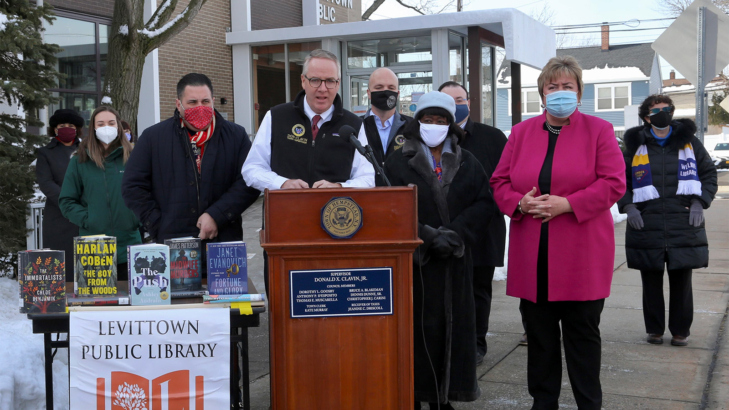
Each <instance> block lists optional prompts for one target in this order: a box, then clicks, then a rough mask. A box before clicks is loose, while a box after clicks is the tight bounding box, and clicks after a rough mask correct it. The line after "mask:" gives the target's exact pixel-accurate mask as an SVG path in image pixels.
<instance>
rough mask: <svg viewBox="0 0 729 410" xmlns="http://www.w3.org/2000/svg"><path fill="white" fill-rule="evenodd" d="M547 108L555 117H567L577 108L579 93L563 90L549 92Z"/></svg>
mask: <svg viewBox="0 0 729 410" xmlns="http://www.w3.org/2000/svg"><path fill="white" fill-rule="evenodd" d="M546 108H547V112H548V113H550V114H552V116H554V117H557V118H567V117H569V116H570V115H572V113H573V112H575V110H576V109H577V93H576V92H574V91H567V90H562V91H555V92H553V93H551V94H547V107H546Z"/></svg>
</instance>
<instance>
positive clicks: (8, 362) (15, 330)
mask: <svg viewBox="0 0 729 410" xmlns="http://www.w3.org/2000/svg"><path fill="white" fill-rule="evenodd" d="M31 324H32V322H31V321H30V320H28V318H27V316H26V315H24V314H21V313H18V282H17V281H15V280H11V279H7V278H0V366H2V374H1V375H0V410H38V409H43V408H45V400H46V399H45V397H46V391H45V378H44V376H43V375H44V374H45V373H44V365H43V364H44V359H43V335H40V334H37V335H36V334H33V331H32V326H31ZM53 338H54V340H55V335H54V336H53ZM53 391H54V395H53V396H54V397H53V403H54V407H55V408H56V409H58V410H67V409H68V351H67V349H59V350H58V353H57V354H56V357H55V359H54V360H53Z"/></svg>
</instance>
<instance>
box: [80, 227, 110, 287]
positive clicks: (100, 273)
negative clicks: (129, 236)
mask: <svg viewBox="0 0 729 410" xmlns="http://www.w3.org/2000/svg"><path fill="white" fill-rule="evenodd" d="M73 258H74V271H73V278H74V282H73V291H74V292H73V293H74V294H75V295H76V296H92V297H93V296H116V293H117V272H116V238H115V237H113V236H105V235H93V236H77V237H75V238H73Z"/></svg>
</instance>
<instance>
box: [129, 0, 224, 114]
mask: <svg viewBox="0 0 729 410" xmlns="http://www.w3.org/2000/svg"><path fill="white" fill-rule="evenodd" d="M158 3H161V1H159V0H158ZM188 3H189V1H188V0H181V1H180V2H179V3H178V4H177V9H176V10H175V13H173V15H172V18H174V17H175V16H176V15H177V14H178V13H180V12H182V11H183V10H184V9H185V7H187V4H188ZM227 27H230V0H208V1H207V2H206V3H205V5H204V6H203V7H202V8H201V9H200V12H199V13H198V14H197V16H195V19H194V20H193V21H192V24H190V25H189V26H187V28H186V29H185V30H183V31H182V32H180V33H179V34H177V35H176V36H175V37H174V38H172V40H170V41H168V42H167V43H165V44H163V45H162V47H160V48H159V82H160V86H159V95H160V113H161V119H163V120H164V119H166V118H169V117H171V116H172V114H173V113H174V112H175V99H176V98H177V92H176V86H177V82H178V81H179V80H180V78H182V76H184V75H185V74H187V73H191V72H197V73H202V74H205V75H207V76H208V77H210V80H211V81H212V83H213V88H214V91H215V95H214V97H215V108H216V109H217V110H218V111H220V112H221V113H226V114H227V115H228V120H229V121H234V120H235V118H234V116H233V106H234V103H235V101H233V56H232V52H231V48H230V46H228V45H226V44H225V29H226V28H227ZM221 97H225V98H227V100H228V104H226V105H221V104H220V98H221ZM140 98H145V95H144V90H142V92H141V95H140Z"/></svg>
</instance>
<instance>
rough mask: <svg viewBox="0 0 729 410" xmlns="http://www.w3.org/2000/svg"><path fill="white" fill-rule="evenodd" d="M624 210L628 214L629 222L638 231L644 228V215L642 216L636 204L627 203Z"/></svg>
mask: <svg viewBox="0 0 729 410" xmlns="http://www.w3.org/2000/svg"><path fill="white" fill-rule="evenodd" d="M623 210H624V211H625V213H626V214H628V223H629V224H630V227H631V228H633V229H635V230H638V231H639V230H641V229H643V217H641V216H640V211H639V210H638V207H637V206H635V204H628V205H625V207H624V208H623Z"/></svg>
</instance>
